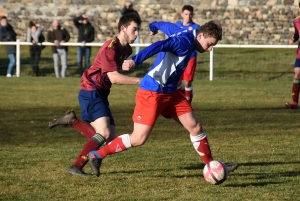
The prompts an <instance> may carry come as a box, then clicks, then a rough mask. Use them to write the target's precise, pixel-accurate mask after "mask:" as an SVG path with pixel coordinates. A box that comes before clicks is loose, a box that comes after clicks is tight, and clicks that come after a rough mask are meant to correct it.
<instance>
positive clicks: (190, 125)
mask: <svg viewBox="0 0 300 201" xmlns="http://www.w3.org/2000/svg"><path fill="white" fill-rule="evenodd" d="M177 118H178V119H177ZM177 118H174V119H175V120H176V121H179V122H180V123H181V125H182V126H184V127H185V128H186V129H187V130H188V131H189V132H190V139H191V142H192V144H193V146H194V148H195V150H196V151H197V153H198V154H199V156H200V158H201V160H202V161H203V162H204V163H205V164H207V163H209V162H210V161H212V160H214V159H213V157H212V153H211V150H210V146H209V143H208V140H207V136H206V134H205V133H204V131H203V128H202V126H201V124H200V122H199V121H198V120H197V119H196V117H195V115H194V113H193V112H189V113H186V114H183V115H180V116H178V117H177ZM226 166H227V170H228V172H233V171H234V170H236V169H237V168H238V166H239V164H238V163H236V162H234V163H227V164H226Z"/></svg>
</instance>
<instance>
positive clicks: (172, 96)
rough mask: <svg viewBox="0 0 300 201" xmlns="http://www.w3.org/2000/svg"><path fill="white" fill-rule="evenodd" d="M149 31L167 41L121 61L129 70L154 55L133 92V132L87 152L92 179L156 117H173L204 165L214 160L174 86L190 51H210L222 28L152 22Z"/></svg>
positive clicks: (143, 136) (140, 139)
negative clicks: (104, 162) (161, 34)
mask: <svg viewBox="0 0 300 201" xmlns="http://www.w3.org/2000/svg"><path fill="white" fill-rule="evenodd" d="M149 29H150V35H154V34H156V33H157V32H158V30H161V31H163V32H164V33H165V34H167V35H168V36H169V38H168V39H166V40H162V41H158V42H156V43H153V44H152V45H150V46H148V47H147V48H145V49H143V50H142V51H141V52H140V53H139V54H137V55H135V56H134V57H132V59H133V60H125V61H124V63H123V65H122V68H123V70H129V69H131V68H133V67H135V66H137V65H139V64H141V63H142V62H143V61H145V60H146V59H148V58H149V57H151V56H154V55H156V54H157V56H156V59H155V60H154V62H153V65H152V67H151V68H150V70H149V71H148V72H147V74H146V75H145V76H144V78H143V79H142V81H141V83H140V87H139V89H138V91H137V93H136V106H135V108H134V114H133V116H132V120H133V121H134V129H133V132H132V133H131V134H123V135H120V136H118V137H117V138H115V139H114V140H112V141H111V142H110V143H108V144H107V145H105V146H103V147H102V148H101V149H99V150H98V151H96V150H95V151H91V152H90V153H89V156H88V157H89V163H90V166H91V169H92V171H93V173H94V174H95V175H96V176H100V166H101V164H102V160H103V159H104V158H105V157H106V156H108V155H111V154H115V153H118V152H122V151H125V150H127V149H129V148H131V147H137V146H141V145H143V144H144V143H145V142H146V141H147V139H148V137H149V135H150V133H151V131H152V129H153V127H154V125H155V122H156V119H157V118H158V116H159V115H162V116H163V117H165V118H173V119H174V120H175V121H176V122H178V123H180V124H181V125H182V126H183V127H184V128H186V130H187V131H188V132H189V134H190V139H191V142H192V144H193V146H194V148H195V149H196V151H197V153H198V154H199V156H200V158H201V160H202V161H203V162H204V163H205V164H207V163H209V162H210V161H212V160H214V159H213V157H212V154H211V150H210V147H209V144H208V140H207V137H206V134H205V133H204V130H203V128H202V126H201V124H200V122H199V121H198V120H197V118H196V117H195V114H194V112H193V109H192V107H191V105H190V103H189V102H188V101H187V100H186V98H185V97H184V96H183V95H182V93H181V92H180V91H179V90H177V84H178V82H179V80H180V77H181V76H182V74H183V72H184V70H185V68H186V66H187V63H188V61H189V59H190V57H191V54H192V53H193V51H194V50H197V51H198V52H200V53H203V52H206V51H211V50H212V48H213V46H215V45H216V44H217V43H218V41H219V40H221V39H222V28H221V26H219V25H218V24H216V23H215V22H213V21H210V22H207V23H205V24H204V25H203V26H201V27H200V28H199V29H198V30H197V32H196V35H194V34H193V33H192V32H190V31H187V30H183V29H181V28H180V27H178V26H176V25H175V24H173V23H168V22H153V23H151V24H150V25H149ZM237 167H238V164H237V163H230V164H227V169H228V172H232V171H234V170H235V169H236V168H237Z"/></svg>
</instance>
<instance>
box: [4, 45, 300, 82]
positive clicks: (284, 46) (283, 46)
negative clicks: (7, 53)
mask: <svg viewBox="0 0 300 201" xmlns="http://www.w3.org/2000/svg"><path fill="white" fill-rule="evenodd" d="M0 45H16V76H17V77H20V68H21V67H20V66H21V63H20V60H21V59H20V58H21V49H20V46H21V45H32V43H30V42H20V40H19V39H17V41H16V42H0ZM43 45H44V46H55V44H54V43H50V42H43ZM60 45H61V46H96V47H100V46H102V45H103V43H86V44H85V45H83V44H82V43H72V42H67V43H60ZM130 45H131V46H132V47H147V46H149V45H150V43H144V44H137V43H133V44H130ZM214 48H269V49H272V48H277V49H288V48H289V49H295V48H297V45H225V44H218V45H216V46H215V47H214ZM213 56H214V51H213V50H212V51H211V52H210V57H209V60H210V61H209V80H210V81H212V80H213V75H214V74H213V72H214V62H213V61H214V57H213Z"/></svg>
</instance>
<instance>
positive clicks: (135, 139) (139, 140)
mask: <svg viewBox="0 0 300 201" xmlns="http://www.w3.org/2000/svg"><path fill="white" fill-rule="evenodd" d="M146 141H147V138H146V137H145V136H142V135H139V136H137V135H132V134H131V135H130V143H131V145H132V146H133V147H137V146H141V145H143V144H145V143H146Z"/></svg>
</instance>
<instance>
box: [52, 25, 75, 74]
mask: <svg viewBox="0 0 300 201" xmlns="http://www.w3.org/2000/svg"><path fill="white" fill-rule="evenodd" d="M69 39H70V34H69V32H68V31H67V30H66V29H65V28H64V27H63V26H61V25H60V23H59V21H58V20H53V22H52V26H51V27H50V28H49V30H48V35H47V40H48V41H49V42H52V43H54V44H55V45H56V46H52V52H53V60H54V71H55V75H56V77H57V78H59V77H62V78H64V77H66V72H67V59H68V47H67V46H61V45H60V44H61V43H65V42H68V41H69ZM60 61H61V72H60V73H59V63H60Z"/></svg>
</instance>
